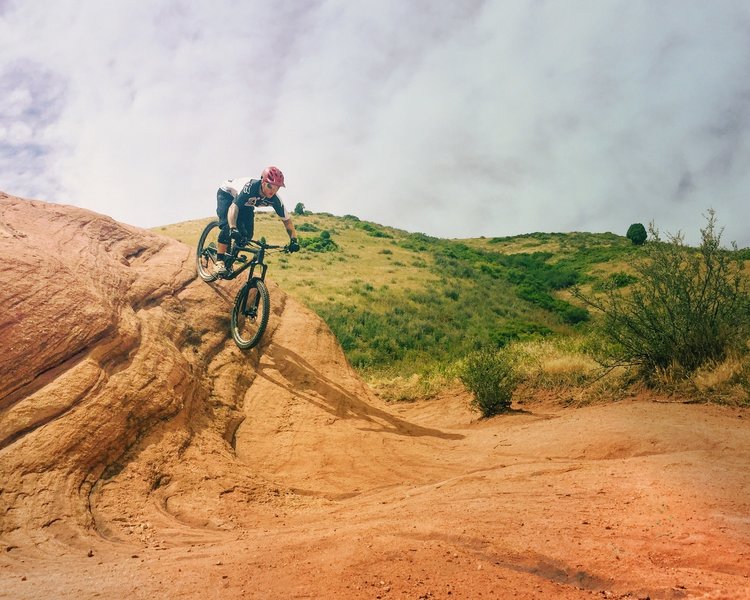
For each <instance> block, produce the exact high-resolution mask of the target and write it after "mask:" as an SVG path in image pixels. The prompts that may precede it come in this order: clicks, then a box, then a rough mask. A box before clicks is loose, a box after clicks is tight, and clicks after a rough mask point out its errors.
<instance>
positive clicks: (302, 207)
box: [294, 202, 305, 215]
mask: <svg viewBox="0 0 750 600" xmlns="http://www.w3.org/2000/svg"><path fill="white" fill-rule="evenodd" d="M294 214H295V215H304V214H305V205H304V204H302V202H297V206H295V207H294Z"/></svg>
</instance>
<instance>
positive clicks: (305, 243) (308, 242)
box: [299, 231, 339, 252]
mask: <svg viewBox="0 0 750 600" xmlns="http://www.w3.org/2000/svg"><path fill="white" fill-rule="evenodd" d="M299 244H300V246H302V247H303V248H304V249H305V250H310V251H311V252H333V251H335V250H338V249H339V245H338V244H337V243H336V242H334V241H333V238H332V237H331V234H330V232H328V231H321V232H320V235H318V236H316V237H309V238H300V240H299Z"/></svg>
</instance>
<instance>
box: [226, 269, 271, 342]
mask: <svg viewBox="0 0 750 600" xmlns="http://www.w3.org/2000/svg"><path fill="white" fill-rule="evenodd" d="M253 292H256V293H255V294H254V293H253ZM248 298H249V299H250V303H248ZM253 301H256V302H257V306H255V307H254V306H252V303H253ZM256 308H257V310H254V309H256ZM250 311H253V312H254V314H253V315H249V314H247V313H248V312H250ZM270 313H271V300H270V297H269V295H268V288H267V287H266V284H265V283H263V281H261V280H260V279H253V280H251V281H249V282H248V283H246V284H245V285H243V286H242V288H241V289H240V291H239V292H237V297H236V298H235V300H234V308H233V309H232V326H231V327H232V337H233V338H234V342H235V344H237V345H238V346H239V347H240V348H242V349H243V350H248V349H250V348H253V347H255V346H257V345H258V342H260V339H261V338H262V337H263V333H264V332H265V330H266V326H267V325H268V317H269V315H270Z"/></svg>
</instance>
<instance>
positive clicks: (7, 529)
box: [0, 194, 284, 543]
mask: <svg viewBox="0 0 750 600" xmlns="http://www.w3.org/2000/svg"><path fill="white" fill-rule="evenodd" d="M192 253H193V250H192V249H191V248H189V247H187V246H185V245H184V244H181V243H179V242H176V241H173V240H170V239H167V238H164V237H161V236H158V235H155V234H153V233H150V232H148V231H144V230H141V229H138V228H134V227H130V226H127V225H123V224H121V223H118V222H116V221H114V220H112V219H110V218H108V217H105V216H102V215H98V214H95V213H92V212H89V211H86V210H82V209H78V208H74V207H69V206H61V205H55V204H47V203H43V202H36V201H29V200H23V199H19V198H14V197H11V196H8V195H4V194H0V254H1V255H2V256H3V257H4V259H5V260H4V261H3V262H4V266H3V269H2V271H1V272H0V299H2V305H3V307H4V309H3V311H2V312H0V342H1V343H2V357H1V358H0V473H1V474H2V488H1V489H0V519H1V520H0V535H3V536H4V538H6V539H7V538H8V537H9V536H10V537H14V536H15V537H18V538H23V537H24V536H29V537H31V538H33V539H34V541H35V542H36V543H40V542H43V541H44V540H45V539H48V538H50V537H52V536H53V534H54V536H56V537H60V536H62V537H65V538H69V539H74V538H76V537H77V536H80V535H81V532H85V531H92V530H93V526H94V518H95V514H96V511H97V508H96V506H95V503H92V494H94V493H95V492H96V491H97V490H98V489H99V488H101V487H103V486H105V484H107V483H108V482H114V481H115V480H116V479H117V476H118V474H120V473H121V472H122V471H123V470H126V468H127V465H128V464H130V463H132V462H134V456H135V454H142V453H144V452H145V453H153V455H154V456H152V457H151V458H152V459H153V460H148V461H145V462H143V461H142V462H139V463H138V464H139V467H138V469H135V470H136V471H140V472H139V473H138V478H139V481H138V484H137V486H136V487H138V488H139V489H140V488H143V490H144V493H143V496H141V498H142V500H144V501H145V499H146V498H147V497H148V495H149V492H150V491H151V490H155V489H158V488H159V487H164V486H166V483H167V482H169V481H170V480H175V476H174V469H173V468H172V466H173V465H175V464H180V460H179V459H180V455H181V454H184V453H185V452H186V451H187V450H188V448H189V447H190V445H191V443H193V440H194V439H195V438H196V436H199V437H200V438H201V444H202V451H201V452H204V451H209V452H214V451H215V452H216V453H218V454H219V455H220V456H223V459H221V458H220V459H218V460H216V461H215V471H216V473H215V475H216V476H217V478H218V479H219V480H220V479H221V477H222V474H223V473H225V472H226V471H227V469H229V466H231V463H232V461H233V460H234V458H233V451H232V448H231V440H232V437H233V435H234V430H235V429H236V428H237V426H238V425H239V423H240V422H241V420H242V418H243V417H242V415H241V413H240V412H239V407H241V405H242V400H243V394H244V391H245V390H246V389H247V387H248V386H249V383H250V382H251V381H252V379H253V377H254V371H253V369H252V365H253V363H254V362H257V352H256V353H255V354H253V353H241V352H239V350H237V349H236V348H234V346H233V344H231V340H228V336H227V323H228V321H227V319H228V314H229V311H228V306H229V302H231V299H232V296H233V290H231V289H229V288H228V287H225V288H223V289H218V290H217V289H214V288H211V287H210V286H207V285H206V284H204V283H203V282H201V281H200V280H196V278H195V272H194V264H193V254H192ZM235 287H236V285H235ZM274 300H275V302H276V303H277V306H281V305H282V304H283V301H284V298H283V294H282V293H281V292H280V290H278V289H274ZM271 326H272V327H273V326H274V323H273V322H272V324H271ZM149 438H151V439H150V440H149V443H148V444H145V443H144V442H145V441H146V440H147V439H149ZM135 462H137V461H135ZM170 465H172V466H170ZM240 479H241V477H240ZM234 481H235V483H236V481H237V478H236V477H235V478H234ZM246 484H247V485H248V486H249V487H253V488H257V485H256V484H254V483H247V482H246ZM131 499H132V498H131ZM135 506H138V503H137V502H136V503H135ZM130 510H131V511H133V510H137V509H134V508H133V507H132V506H131V507H130ZM102 528H103V529H108V527H107V526H106V525H103V526H102ZM9 543H10V542H9ZM18 543H23V541H22V540H21V541H18Z"/></svg>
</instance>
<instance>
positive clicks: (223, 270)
mask: <svg viewBox="0 0 750 600" xmlns="http://www.w3.org/2000/svg"><path fill="white" fill-rule="evenodd" d="M214 273H215V274H216V276H217V277H220V278H221V279H224V278H225V277H227V276H228V275H229V274H230V273H231V271H230V270H229V269H227V266H226V265H225V264H224V261H223V260H217V261H216V265H215V266H214Z"/></svg>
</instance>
